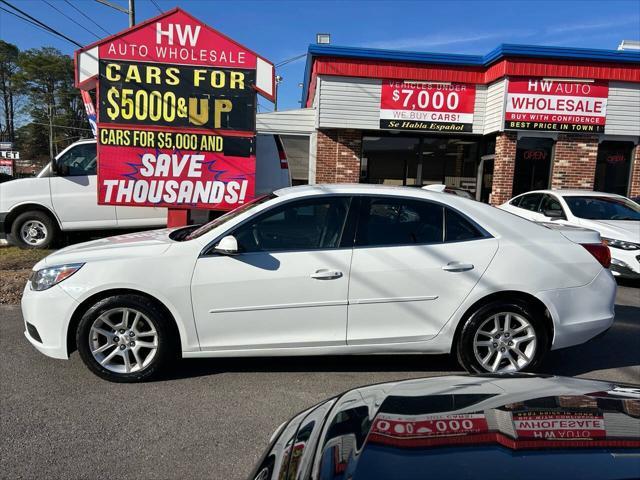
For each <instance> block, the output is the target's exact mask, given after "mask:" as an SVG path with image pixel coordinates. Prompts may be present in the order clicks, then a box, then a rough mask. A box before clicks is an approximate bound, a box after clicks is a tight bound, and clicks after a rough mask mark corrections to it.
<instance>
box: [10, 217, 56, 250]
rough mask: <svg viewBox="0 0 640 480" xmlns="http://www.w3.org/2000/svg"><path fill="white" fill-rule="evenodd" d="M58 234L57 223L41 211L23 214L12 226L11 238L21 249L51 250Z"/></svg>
mask: <svg viewBox="0 0 640 480" xmlns="http://www.w3.org/2000/svg"><path fill="white" fill-rule="evenodd" d="M57 233H58V226H57V225H56V223H55V221H54V220H53V219H52V218H51V216H49V215H48V214H46V213H44V212H41V211H39V210H33V211H28V212H24V213H21V214H20V215H18V217H17V218H16V219H15V220H14V221H13V223H12V225H11V237H12V239H13V241H14V242H15V243H16V245H17V246H18V247H20V248H49V247H50V246H51V245H52V244H53V242H54V240H55V237H56V235H57Z"/></svg>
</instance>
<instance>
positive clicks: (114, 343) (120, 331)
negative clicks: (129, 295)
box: [89, 308, 158, 374]
mask: <svg viewBox="0 0 640 480" xmlns="http://www.w3.org/2000/svg"><path fill="white" fill-rule="evenodd" d="M89 349H90V351H91V354H92V355H93V358H94V359H95V360H96V361H97V362H98V363H99V364H100V365H102V367H104V368H106V369H107V370H109V371H110V372H113V373H125V374H126V373H135V372H139V371H141V370H144V369H145V368H146V367H148V366H149V365H150V364H151V362H152V361H153V359H154V358H155V356H156V354H157V351H158V332H157V330H156V328H155V326H154V324H153V322H152V321H151V320H150V319H149V317H147V316H146V315H144V314H143V313H142V312H139V311H138V310H135V309H133V308H114V309H111V310H108V311H106V312H104V313H103V314H102V315H100V316H99V317H98V318H96V319H95V321H94V322H93V324H92V325H91V329H90V331H89Z"/></svg>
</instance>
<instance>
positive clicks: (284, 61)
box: [275, 53, 307, 68]
mask: <svg viewBox="0 0 640 480" xmlns="http://www.w3.org/2000/svg"><path fill="white" fill-rule="evenodd" d="M306 56H307V54H306V53H303V54H301V55H296V56H295V57H291V58H287V59H286V60H283V61H281V62H280V63H276V65H275V66H276V68H277V67H282V66H284V65H286V64H287V63H291V62H295V61H296V60H300V59H301V58H304V57H306Z"/></svg>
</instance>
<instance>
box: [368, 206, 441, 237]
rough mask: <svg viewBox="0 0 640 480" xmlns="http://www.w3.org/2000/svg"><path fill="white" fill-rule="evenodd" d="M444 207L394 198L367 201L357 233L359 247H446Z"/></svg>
mask: <svg viewBox="0 0 640 480" xmlns="http://www.w3.org/2000/svg"><path fill="white" fill-rule="evenodd" d="M443 211H444V209H443V207H442V205H438V204H436V203H431V202H427V201H421V200H412V199H404V198H392V197H370V198H366V199H364V201H363V203H362V207H361V210H360V218H359V220H358V231H357V233H356V245H357V246H385V245H388V246H391V245H409V244H417V243H442V241H443V238H444V235H443V233H444V232H443V223H444V222H443V215H444V212H443Z"/></svg>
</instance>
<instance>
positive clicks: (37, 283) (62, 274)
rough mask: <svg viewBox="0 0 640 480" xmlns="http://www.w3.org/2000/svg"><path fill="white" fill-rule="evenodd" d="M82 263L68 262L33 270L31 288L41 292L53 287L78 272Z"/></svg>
mask: <svg viewBox="0 0 640 480" xmlns="http://www.w3.org/2000/svg"><path fill="white" fill-rule="evenodd" d="M82 265H84V263H68V264H66V265H57V266H55V267H47V268H43V269H41V270H36V271H34V272H31V276H30V277H29V282H30V283H31V290H35V291H38V292H40V291H42V290H46V289H47V288H51V287H53V286H54V285H57V284H58V283H60V282H62V281H63V280H65V279H67V278H69V277H70V276H71V275H73V274H74V273H76V272H77V271H78V270H80V267H82Z"/></svg>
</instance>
